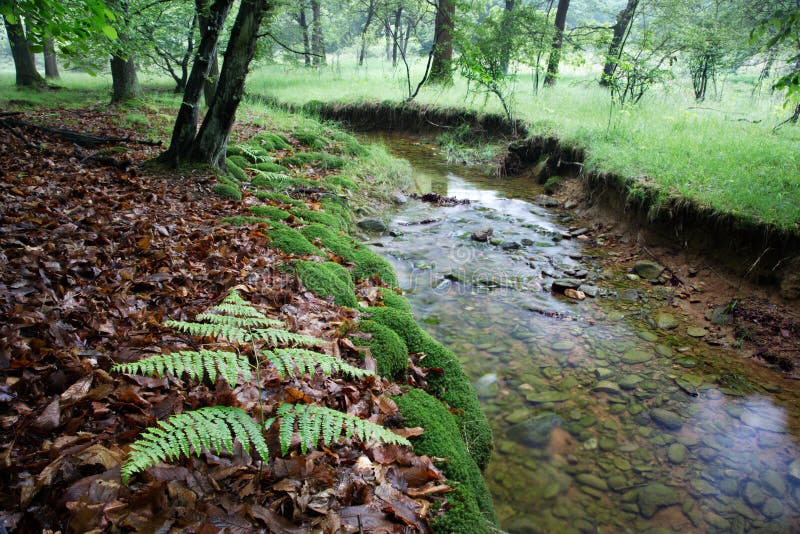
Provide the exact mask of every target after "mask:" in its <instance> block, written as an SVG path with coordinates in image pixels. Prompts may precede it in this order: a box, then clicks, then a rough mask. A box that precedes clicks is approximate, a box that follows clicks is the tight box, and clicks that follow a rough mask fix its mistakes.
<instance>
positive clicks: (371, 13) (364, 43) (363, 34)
mask: <svg viewBox="0 0 800 534" xmlns="http://www.w3.org/2000/svg"><path fill="white" fill-rule="evenodd" d="M374 15H375V0H369V5H368V6H367V20H366V22H364V27H363V28H362V29H361V51H360V52H359V54H358V66H359V67H361V66H363V65H364V58H366V57H367V32H368V31H369V25H370V24H372V17H373V16H374Z"/></svg>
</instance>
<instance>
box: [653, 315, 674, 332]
mask: <svg viewBox="0 0 800 534" xmlns="http://www.w3.org/2000/svg"><path fill="white" fill-rule="evenodd" d="M656 326H658V327H659V328H660V329H661V330H673V329H675V328H677V327H678V320H677V319H676V318H675V317H673V316H672V315H670V314H668V313H664V312H661V313H659V314H658V315H656Z"/></svg>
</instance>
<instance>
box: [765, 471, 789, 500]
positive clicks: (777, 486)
mask: <svg viewBox="0 0 800 534" xmlns="http://www.w3.org/2000/svg"><path fill="white" fill-rule="evenodd" d="M761 482H762V483H763V484H764V487H765V488H766V489H767V491H769V492H770V493H771V494H773V495H774V496H775V497H783V496H784V495H786V482H784V479H783V476H781V474H780V473H778V472H777V471H774V470H769V471H766V472H764V473H763V474H762V475H761Z"/></svg>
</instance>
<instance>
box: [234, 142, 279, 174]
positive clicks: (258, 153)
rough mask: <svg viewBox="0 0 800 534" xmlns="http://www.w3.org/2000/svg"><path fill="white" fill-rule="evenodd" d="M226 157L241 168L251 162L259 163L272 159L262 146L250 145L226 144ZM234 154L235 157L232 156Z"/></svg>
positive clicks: (248, 165) (250, 164)
mask: <svg viewBox="0 0 800 534" xmlns="http://www.w3.org/2000/svg"><path fill="white" fill-rule="evenodd" d="M227 150H228V157H229V158H230V159H232V160H233V162H234V163H236V165H238V166H239V167H241V168H243V169H244V168H246V167H250V166H252V165H253V164H255V165H260V164H264V163H269V162H270V161H272V157H271V156H270V155H269V154H268V153H267V151H266V150H264V149H263V148H262V147H255V146H251V145H228V148H227ZM233 156H235V159H234V158H233Z"/></svg>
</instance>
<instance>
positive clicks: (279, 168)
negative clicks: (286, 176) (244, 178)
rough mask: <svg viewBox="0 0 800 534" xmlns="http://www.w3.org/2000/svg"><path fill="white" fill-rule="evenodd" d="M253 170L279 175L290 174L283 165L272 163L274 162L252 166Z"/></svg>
mask: <svg viewBox="0 0 800 534" xmlns="http://www.w3.org/2000/svg"><path fill="white" fill-rule="evenodd" d="M251 168H253V169H256V170H259V171H264V172H278V173H287V172H290V171H289V169H287V168H286V167H284V166H283V165H278V164H277V163H272V162H266V163H256V164H254V165H251Z"/></svg>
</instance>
